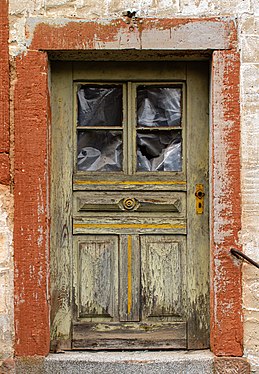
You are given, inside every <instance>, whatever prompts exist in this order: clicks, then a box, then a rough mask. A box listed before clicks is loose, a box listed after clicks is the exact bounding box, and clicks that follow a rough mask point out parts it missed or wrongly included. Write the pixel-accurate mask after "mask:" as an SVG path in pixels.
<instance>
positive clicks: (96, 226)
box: [51, 61, 209, 349]
mask: <svg viewBox="0 0 259 374" xmlns="http://www.w3.org/2000/svg"><path fill="white" fill-rule="evenodd" d="M52 112H53V117H52V195H51V199H52V204H51V206H52V212H51V214H52V229H51V248H52V249H51V258H52V265H51V266H52V268H51V274H52V276H51V279H52V282H51V291H52V313H51V320H52V340H53V342H57V341H59V342H60V344H61V346H63V347H65V348H72V349H84V348H85V349H89V348H90V349H102V348H105V349H107V348H108V349H140V348H144V349H147V348H148V349H150V348H151V349H152V348H159V349H161V348H162V349H166V348H167V349H168V348H175V349H186V348H189V349H194V348H196V349H197V348H204V347H208V332H209V326H208V325H209V301H208V299H209V296H208V295H209V275H208V273H209V270H208V269H209V243H208V194H209V190H208V65H207V63H206V62H177V63H173V62H161V61H160V62H152V63H151V62H149V63H147V62H138V63H137V62H136V63H130V62H127V63H126V62H117V63H116V62H113V63H111V62H110V63H105V62H95V63H64V64H60V63H54V64H53V66H52Z"/></svg>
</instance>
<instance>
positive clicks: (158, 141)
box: [137, 131, 182, 171]
mask: <svg viewBox="0 0 259 374" xmlns="http://www.w3.org/2000/svg"><path fill="white" fill-rule="evenodd" d="M137 170H138V171H181V170H182V138H181V132H180V131H158V132H156V133H150V132H144V131H143V132H138V134H137Z"/></svg>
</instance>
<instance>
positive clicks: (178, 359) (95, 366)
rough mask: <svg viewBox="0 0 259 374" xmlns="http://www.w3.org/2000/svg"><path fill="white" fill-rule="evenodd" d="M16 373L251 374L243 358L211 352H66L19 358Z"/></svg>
mask: <svg viewBox="0 0 259 374" xmlns="http://www.w3.org/2000/svg"><path fill="white" fill-rule="evenodd" d="M15 367H16V369H15V374H66V373H68V374H84V373H87V374H99V373H101V374H124V373H125V374H135V373H137V374H249V373H250V365H249V363H248V361H247V360H246V359H245V358H242V357H215V356H214V355H213V354H212V353H211V352H210V351H208V350H203V351H178V352H175V351H167V352H165V351H127V352H126V351H125V352H107V351H105V352H104V351H103V352H100V351H98V352H65V353H59V354H50V355H49V356H48V357H46V358H43V357H27V358H16V365H15Z"/></svg>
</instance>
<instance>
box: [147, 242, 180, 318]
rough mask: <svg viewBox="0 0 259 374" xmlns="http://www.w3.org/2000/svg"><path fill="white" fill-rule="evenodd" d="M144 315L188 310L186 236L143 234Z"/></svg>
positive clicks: (173, 313) (170, 315)
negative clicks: (186, 297)
mask: <svg viewBox="0 0 259 374" xmlns="http://www.w3.org/2000/svg"><path fill="white" fill-rule="evenodd" d="M140 242H141V286H142V287H141V291H142V295H141V300H142V318H143V319H144V320H146V319H148V317H167V318H170V317H171V318H173V317H181V318H182V319H183V320H185V318H186V317H185V313H186V300H185V288H186V244H185V242H186V237H184V236H178V235H165V236H161V235H152V236H151V235H150V236H149V235H143V236H141V241H140Z"/></svg>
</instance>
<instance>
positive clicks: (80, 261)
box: [74, 235, 119, 321]
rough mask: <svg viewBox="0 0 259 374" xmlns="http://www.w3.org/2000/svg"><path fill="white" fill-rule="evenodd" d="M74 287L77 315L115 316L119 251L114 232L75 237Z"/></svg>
mask: <svg viewBox="0 0 259 374" xmlns="http://www.w3.org/2000/svg"><path fill="white" fill-rule="evenodd" d="M74 251H75V252H76V256H77V259H76V265H77V266H76V268H75V282H74V288H75V290H76V292H77V296H76V297H75V302H77V309H78V318H95V317H99V318H107V317H108V318H109V319H111V320H113V321H116V320H118V288H119V287H118V283H119V282H118V274H119V271H118V270H119V269H118V261H119V259H118V255H119V243H118V237H117V236H115V235H109V236H105V235H98V236H91V235H88V236H86V237H80V238H76V240H75V246H74Z"/></svg>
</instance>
